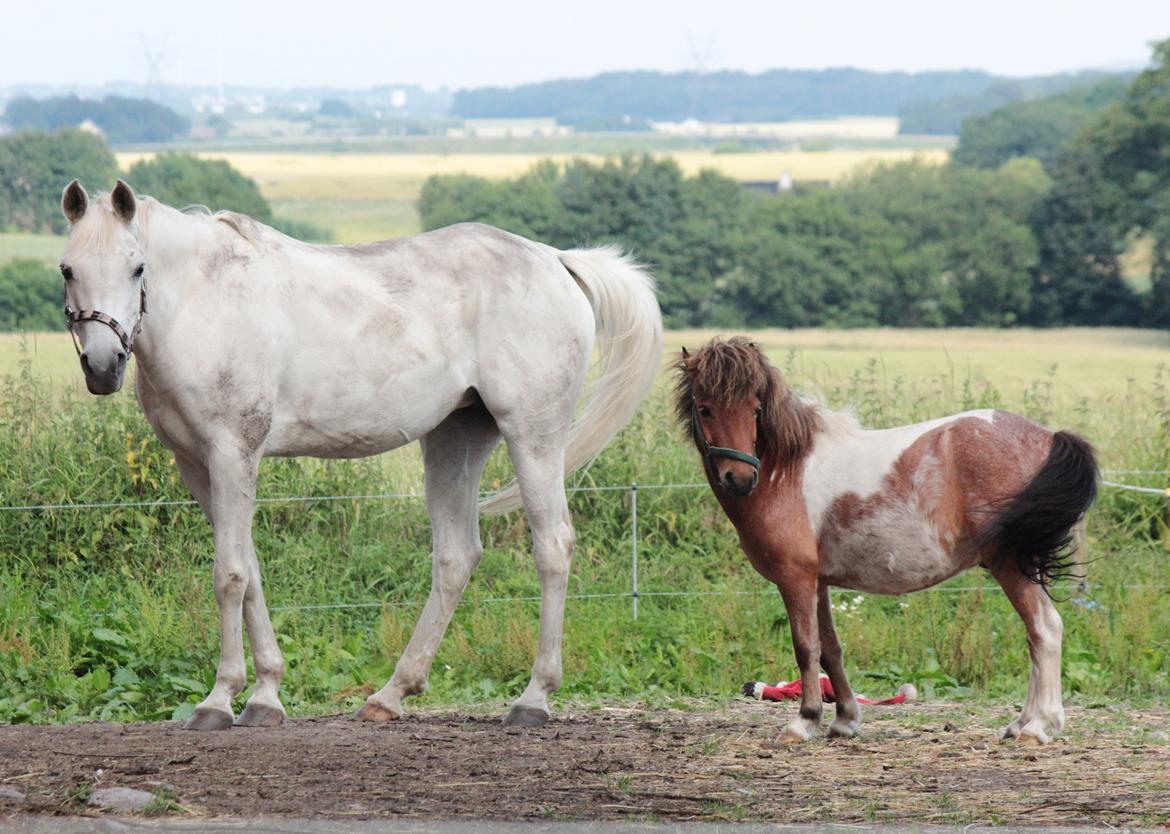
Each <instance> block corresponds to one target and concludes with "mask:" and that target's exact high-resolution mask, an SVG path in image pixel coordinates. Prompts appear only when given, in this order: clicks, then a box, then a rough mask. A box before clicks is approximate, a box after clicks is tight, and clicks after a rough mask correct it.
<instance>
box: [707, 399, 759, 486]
mask: <svg viewBox="0 0 1170 834" xmlns="http://www.w3.org/2000/svg"><path fill="white" fill-rule="evenodd" d="M691 426H692V428H693V429H694V432H695V442H697V443H698V444H699V448H700V449H701V450H702V452H703V456H704V457H706V458H707V459H708V460H710V459H711V458H728V459H730V460H738V461H740V462H741V463H746V464H747V465H748V466H750V467H751V468H752V469H754V470H756V471H757V472H759V471H760V459H759V458H758V457H756V456H755V455H749V454H748V453H747V452H741V451H739V449H728V448H725V447H723V446H712V445H711V444H710V443H708V442H707V435H705V434H703V427H702V425H701V424H700V423H699V409H697V408H696V409H692V410H691Z"/></svg>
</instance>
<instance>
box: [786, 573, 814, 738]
mask: <svg viewBox="0 0 1170 834" xmlns="http://www.w3.org/2000/svg"><path fill="white" fill-rule="evenodd" d="M776 584H777V587H779V588H780V595H781V596H782V597H783V598H784V607H785V608H787V609H788V624H789V626H790V627H791V629H792V648H793V650H794V651H795V653H796V663H797V665H798V666H799V667H800V685H801V692H800V714H799V716H798V717H797V718H795V719H794V720H793V721H791V722H789V724H788V726H786V727H785V728H784V732H783V733H782V734H781V736H780V741H781V742H782V743H784V744H799V743H800V742H804V741H808V740H809V739H811V738H812V737H813V736H814V735H816V734H817V732H818V731H819V730H820V726H821V714H822V712H823V709H824V708H823V706H822V703H821V681H820V662H821V642H820V636H819V626H818V618H817V576H816V572H815V571H805V570H789V571H787V572H786V575H784V576H783V577H781V579H780V580H779V581H778V582H777V583H776Z"/></svg>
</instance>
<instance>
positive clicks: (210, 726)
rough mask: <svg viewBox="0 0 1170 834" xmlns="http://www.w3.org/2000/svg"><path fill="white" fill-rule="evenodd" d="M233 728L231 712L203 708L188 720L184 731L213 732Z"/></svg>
mask: <svg viewBox="0 0 1170 834" xmlns="http://www.w3.org/2000/svg"><path fill="white" fill-rule="evenodd" d="M231 726H232V714H231V713H230V712H224V711H223V710H218V709H208V708H206V707H203V708H200V709H197V710H195V713H194V715H192V716H191V717H190V718H188V719H187V721H186V723H184V724H183V729H184V730H197V731H199V732H211V731H214V730H226V729H228V728H230V727H231Z"/></svg>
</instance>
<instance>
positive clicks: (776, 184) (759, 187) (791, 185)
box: [739, 171, 833, 194]
mask: <svg viewBox="0 0 1170 834" xmlns="http://www.w3.org/2000/svg"><path fill="white" fill-rule="evenodd" d="M739 184H740V185H741V186H743V187H744V188H746V189H747V190H748V191H763V192H766V193H768V194H787V193H790V192H793V191H807V190H809V189H814V188H832V187H833V182H832V180H801V181H800V182H797V181H796V179H795V178H793V176H792V172H790V171H781V172H780V176H778V177H776V179H774V180H741V181H740V183H739Z"/></svg>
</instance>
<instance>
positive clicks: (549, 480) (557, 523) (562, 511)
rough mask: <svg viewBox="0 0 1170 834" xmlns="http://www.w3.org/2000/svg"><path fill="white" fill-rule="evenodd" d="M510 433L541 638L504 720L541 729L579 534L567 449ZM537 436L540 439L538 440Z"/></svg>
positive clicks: (557, 672)
mask: <svg viewBox="0 0 1170 834" xmlns="http://www.w3.org/2000/svg"><path fill="white" fill-rule="evenodd" d="M566 424H567V419H566ZM506 436H507V438H508V454H509V456H510V457H511V458H512V463H513V465H514V466H515V468H516V480H517V483H518V484H519V486H520V494H521V497H522V498H523V500H524V511H525V512H526V513H527V515H528V526H529V528H530V529H531V530H532V552H533V557H534V558H535V560H536V573H537V576H538V578H539V579H540V639H539V642H538V643H537V648H536V660H535V661H534V662H533V664H532V678H531V679H530V680H529V682H528V686H527V688H526V689H525V690H524V692H523V693H522V694H521V695H520V697H519V698H517V699H516V702H515V703H514V704H512V709H511V710H510V711H509V712H508V715H507V717H506V718H505V719H504V723H505V724H506V725H508V726H521V727H539V726H541V725H542V724H544V723H545V722H547V721H548V719H549V717H550V716H551V713H550V711H549V707H548V696H549V695H551V694H552V693H553V692H555V691H556V690H557V688H558V687H559V686H560V685H561V671H562V666H561V645H562V641H563V637H564V626H565V594H566V592H567V590H568V584H569V563H570V561H571V559H572V555H573V545H574V544H575V542H576V538H575V535H574V533H573V523H572V520H571V518H570V517H569V504H568V501H567V500H566V498H565V483H564V480H565V460H564V458H565V456H564V447H563V446H560V445H555V444H551V443H549V442H548V437H547V435H543V434H542V433H541V432H539V431H533V432H532V434H531V435H530V436H529V435H525V436H523V437H513V436H511V435H509V434H506ZM532 437H536V438H540V440H539V441H536V442H533V441H532V439H531V438H532Z"/></svg>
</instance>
